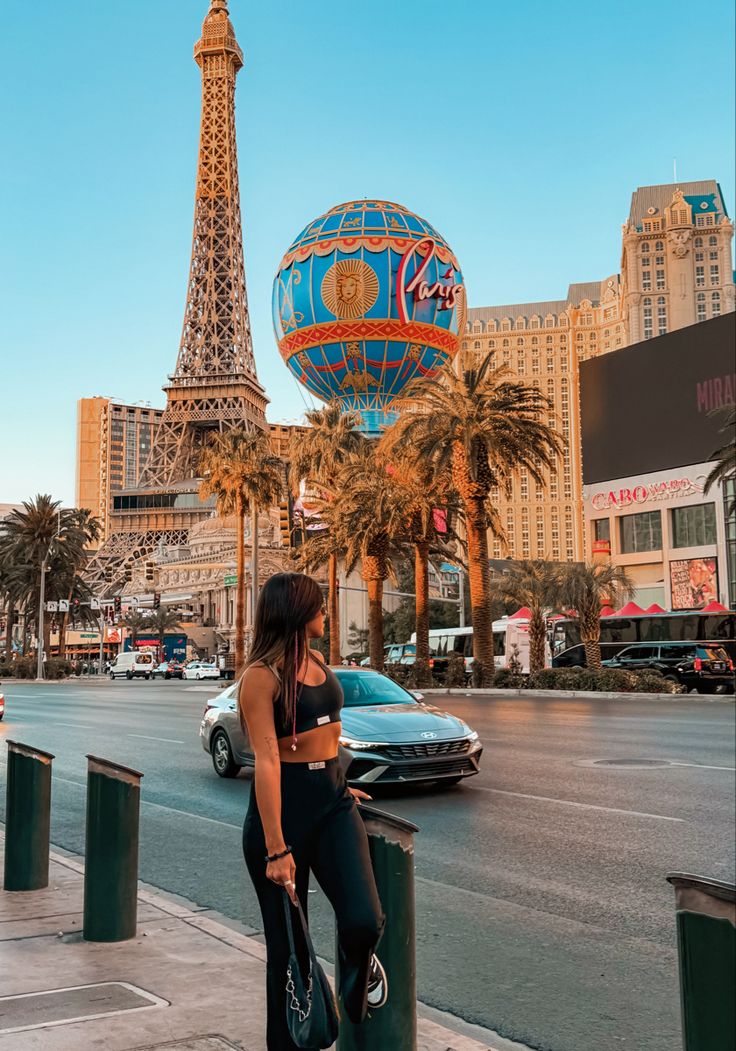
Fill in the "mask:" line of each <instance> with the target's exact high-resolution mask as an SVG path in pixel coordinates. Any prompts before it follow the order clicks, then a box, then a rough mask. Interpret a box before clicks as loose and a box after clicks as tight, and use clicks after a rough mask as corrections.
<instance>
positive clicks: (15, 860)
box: [3, 741, 54, 890]
mask: <svg viewBox="0 0 736 1051" xmlns="http://www.w3.org/2000/svg"><path fill="white" fill-rule="evenodd" d="M53 759H54V756H53V755H51V753H50V752H42V751H41V750H40V749H39V748H29V747H28V745H25V744H19V743H18V742H17V741H8V786H7V805H6V811H5V814H6V817H5V874H4V880H3V886H4V887H5V890H41V889H42V888H43V887H48V885H49V828H50V823H51V763H52V761H53Z"/></svg>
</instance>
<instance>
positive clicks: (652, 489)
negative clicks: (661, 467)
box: [590, 478, 704, 511]
mask: <svg viewBox="0 0 736 1051" xmlns="http://www.w3.org/2000/svg"><path fill="white" fill-rule="evenodd" d="M703 488H704V485H703V479H701V478H696V479H693V478H672V479H670V480H669V481H667V482H649V483H647V484H646V485H644V484H642V483H640V484H638V485H633V486H630V487H628V488H621V489H609V490H608V492H604V491H601V492H597V493H593V495H592V496H591V498H590V502H591V505H592V506H593V508H594V510H596V511H607V510H608V509H609V508H611V507H631V506H632V505H635V504H647V503H651V502H655V501H658V500H669V499H671V498H672V497H675V498H676V497H679V496H694V495H696V494H697V493H702V492H703Z"/></svg>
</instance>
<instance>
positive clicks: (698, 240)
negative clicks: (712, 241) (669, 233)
mask: <svg viewBox="0 0 736 1051" xmlns="http://www.w3.org/2000/svg"><path fill="white" fill-rule="evenodd" d="M695 247H696V248H702V247H703V238H702V237H696V238H695Z"/></svg>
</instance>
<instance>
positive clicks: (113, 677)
mask: <svg viewBox="0 0 736 1051" xmlns="http://www.w3.org/2000/svg"><path fill="white" fill-rule="evenodd" d="M110 678H111V679H112V681H113V682H115V672H114V671H111V672H110Z"/></svg>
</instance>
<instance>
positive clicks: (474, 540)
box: [464, 498, 495, 685]
mask: <svg viewBox="0 0 736 1051" xmlns="http://www.w3.org/2000/svg"><path fill="white" fill-rule="evenodd" d="M464 503H465V519H466V528H467V533H468V580H469V582H470V610H471V617H472V620H473V658H474V660H475V662H476V664H479V665H480V666H481V667H482V669H483V676H484V677H485V685H488V683H489V682H490V681H492V679H493V673H494V670H495V666H494V662H493V618H492V617H491V569H490V565H489V563H488V533H487V527H486V514H485V509H484V507H483V501H482V500H479V499H474V498H468V499H466V500H465V501H464Z"/></svg>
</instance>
